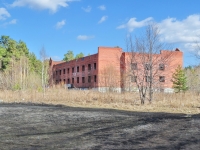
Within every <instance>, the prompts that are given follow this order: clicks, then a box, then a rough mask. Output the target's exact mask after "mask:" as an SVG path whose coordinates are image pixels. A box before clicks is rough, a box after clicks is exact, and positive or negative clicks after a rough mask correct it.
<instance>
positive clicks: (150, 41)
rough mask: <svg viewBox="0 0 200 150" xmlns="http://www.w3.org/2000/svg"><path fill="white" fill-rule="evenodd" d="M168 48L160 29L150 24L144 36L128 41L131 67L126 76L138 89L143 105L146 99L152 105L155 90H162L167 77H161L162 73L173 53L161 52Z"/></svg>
mask: <svg viewBox="0 0 200 150" xmlns="http://www.w3.org/2000/svg"><path fill="white" fill-rule="evenodd" d="M166 48H167V49H168V48H169V47H168V46H167V44H165V43H162V42H161V39H160V34H159V29H158V27H157V26H156V25H155V24H149V25H148V26H147V27H146V31H145V33H144V35H143V36H141V37H135V39H134V40H132V37H131V36H130V37H129V39H128V41H127V51H129V52H130V55H129V60H128V62H126V64H130V67H129V68H127V69H126V73H125V76H126V77H128V80H129V81H131V82H134V84H135V86H136V87H137V90H138V91H139V95H140V100H141V104H144V103H145V100H146V99H148V100H149V102H150V103H151V102H152V99H153V92H154V90H156V89H161V87H162V85H163V83H162V81H164V80H165V76H160V73H161V70H164V68H165V67H166V64H167V62H168V61H169V58H170V55H171V52H170V51H165V52H163V53H164V54H163V55H160V51H161V50H164V49H166ZM162 73H163V72H162Z"/></svg>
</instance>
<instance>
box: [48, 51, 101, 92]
mask: <svg viewBox="0 0 200 150" xmlns="http://www.w3.org/2000/svg"><path fill="white" fill-rule="evenodd" d="M97 58H98V54H94V55H91V56H86V57H83V58H79V59H77V60H72V61H69V62H61V63H58V64H55V62H53V63H52V65H51V67H50V68H52V71H51V72H53V78H52V80H51V83H54V84H58V83H63V84H73V85H74V87H77V88H92V87H97V85H98V78H97V74H98V71H97V69H98V61H97ZM83 66H84V68H83Z"/></svg>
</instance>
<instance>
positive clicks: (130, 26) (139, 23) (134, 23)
mask: <svg viewBox="0 0 200 150" xmlns="http://www.w3.org/2000/svg"><path fill="white" fill-rule="evenodd" d="M152 20H153V18H152V17H149V18H146V19H144V20H142V21H136V18H131V19H130V20H129V21H128V22H127V23H126V24H122V25H120V26H118V27H117V29H123V28H127V29H128V31H129V32H132V31H133V30H134V29H135V28H141V27H143V26H146V25H147V24H148V22H150V21H152Z"/></svg>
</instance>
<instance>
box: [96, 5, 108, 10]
mask: <svg viewBox="0 0 200 150" xmlns="http://www.w3.org/2000/svg"><path fill="white" fill-rule="evenodd" d="M98 8H99V9H100V10H106V6H104V5H101V6H99V7H98Z"/></svg>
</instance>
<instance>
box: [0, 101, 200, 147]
mask: <svg viewBox="0 0 200 150" xmlns="http://www.w3.org/2000/svg"><path fill="white" fill-rule="evenodd" d="M199 147H200V114H197V115H185V114H169V113H149V112H148V113H147V112H128V111H119V110H110V109H89V108H73V107H65V106H61V105H59V106H58V105H57V106H53V105H37V104H3V103H1V104H0V148H1V149H2V150H3V149H6V150H7V149H14V150H17V149H20V150H23V149H32V150H37V149H38V150H41V149H142V150H143V149H146V150H148V149H199Z"/></svg>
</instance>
